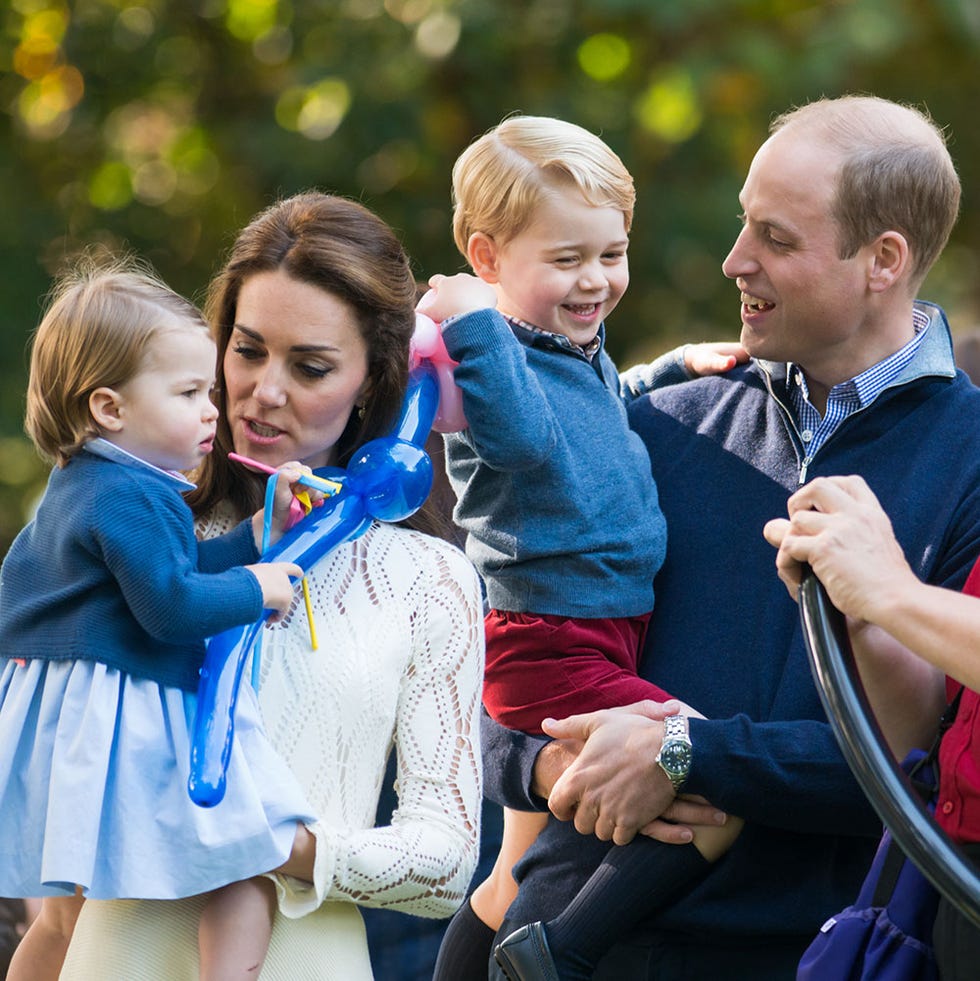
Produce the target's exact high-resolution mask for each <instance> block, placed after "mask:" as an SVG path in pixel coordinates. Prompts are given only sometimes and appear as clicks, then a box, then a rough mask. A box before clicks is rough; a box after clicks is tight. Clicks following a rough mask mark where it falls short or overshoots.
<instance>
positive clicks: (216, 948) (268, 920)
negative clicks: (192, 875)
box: [198, 876, 276, 981]
mask: <svg viewBox="0 0 980 981" xmlns="http://www.w3.org/2000/svg"><path fill="white" fill-rule="evenodd" d="M275 909H276V889H275V886H274V885H273V883H272V881H271V880H270V879H267V878H265V877H263V876H257V877H256V878H254V879H246V880H245V881H243V882H232V883H231V884H230V885H227V886H222V888H220V889H216V890H214V892H212V893H209V894H208V901H207V903H206V904H205V907H204V911H203V912H202V913H201V922H200V925H199V927H198V946H199V948H200V956H201V974H200V977H201V981H241V979H243V978H257V977H258V976H259V971H261V970H262V962H263V961H264V960H265V955H266V953H267V952H268V950H269V938H270V937H271V936H272V918H273V915H274V913H275Z"/></svg>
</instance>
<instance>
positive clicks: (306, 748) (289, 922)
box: [62, 514, 483, 981]
mask: <svg viewBox="0 0 980 981" xmlns="http://www.w3.org/2000/svg"><path fill="white" fill-rule="evenodd" d="M231 523H232V519H231V516H230V515H221V514H216V515H215V516H214V518H213V519H212V521H211V522H209V523H208V524H207V525H206V527H204V528H202V529H200V530H201V531H202V534H204V535H205V536H208V535H214V534H219V533H221V532H222V531H224V530H226V528H227V527H229V526H230V525H231ZM309 585H310V591H311V599H312V604H313V608H314V611H315V618H316V628H317V637H318V641H319V649H318V650H316V651H313V650H311V646H310V640H309V630H308V626H307V622H306V610H305V606H304V604H303V602H302V600H301V599H298V600H297V601H296V602H295V603H294V604H293V608H292V610H291V611H290V613H289V615H288V616H287V617H286V618H285V619H284V620H283V621H282V622H281V623H279V624H275V625H272V626H267V627H266V629H265V630H264V631H263V635H264V636H263V640H262V672H261V683H260V689H259V703H260V706H261V709H262V715H263V720H264V723H265V728H266V731H267V733H268V736H269V739H270V741H271V742H272V745H273V746H274V747H275V748H276V750H277V751H278V752H279V753H280V754H281V756H282V757H283V758H284V759H285V761H286V762H287V763H288V765H289V766H290V768H291V769H292V770H293V772H294V773H295V775H296V776H297V778H298V779H299V782H300V784H301V786H302V787H303V790H304V791H305V793H306V796H307V798H308V800H309V802H310V803H311V804H312V805H313V807H314V809H315V810H316V813H317V814H318V815H319V820H318V821H317V823H316V824H315V825H314V826H313V827H312V828H311V830H312V831H313V833H314V834H315V835H316V839H317V848H316V856H317V857H316V869H315V879H316V881H315V883H314V884H313V886H312V887H305V888H301V887H304V886H306V884H305V883H299V882H298V881H297V880H285V879H284V880H281V881H280V882H279V902H280V912H281V914H283V915H279V916H277V917H276V922H275V927H274V930H273V936H272V942H271V944H270V948H269V956H268V958H267V960H266V962H265V966H264V968H263V970H262V973H261V978H262V981H363V979H370V978H371V976H372V975H371V967H370V962H369V959H368V953H367V944H366V940H365V936H364V928H363V924H362V922H361V917H360V913H359V912H358V911H357V906H358V905H364V906H374V907H387V908H389V909H397V910H403V911H404V912H407V913H414V914H416V915H421V916H432V917H445V916H449V915H451V913H452V912H453V911H454V910H455V909H456V907H457V906H458V905H459V904H460V903H461V901H462V899H463V896H464V894H465V891H466V888H467V886H468V884H469V881H470V878H471V876H472V874H473V870H474V867H475V864H476V860H477V852H478V846H479V814H480V798H481V761H480V747H479V710H480V689H481V684H482V678H483V617H482V604H481V599H480V592H479V586H478V582H477V577H476V573H475V572H474V570H473V568H472V566H471V565H470V564H469V562H468V561H467V560H466V558H465V557H464V556H463V554H462V553H461V552H460V551H458V550H457V549H455V548H453V547H452V546H450V545H447V544H446V543H444V542H442V541H439V540H437V539H433V538H430V537H427V536H425V535H422V534H419V533H417V532H414V531H409V530H407V529H404V528H395V527H392V526H390V525H382V524H375V525H374V526H373V527H372V528H371V529H370V530H369V531H368V532H367V533H366V534H365V535H364V536H363V537H361V538H360V539H358V540H357V541H355V542H352V543H349V544H347V545H342V546H340V547H339V548H338V549H336V550H335V551H334V552H333V553H331V554H330V555H329V556H327V557H326V558H325V559H323V560H321V561H320V562H319V563H318V565H317V566H316V567H315V568H314V570H313V571H312V573H311V574H310V576H309ZM392 746H394V748H395V751H396V752H397V754H398V755H397V760H398V783H397V790H398V801H399V803H398V809H397V811H396V813H395V815H394V816H393V818H392V823H391V825H390V826H388V827H379V828H376V827H374V826H373V823H374V815H375V808H376V806H377V801H378V795H379V791H380V787H381V781H382V777H383V775H384V770H385V762H386V759H387V756H388V754H389V751H390V750H391V749H392ZM201 904H202V901H201V900H200V898H198V897H195V898H192V899H188V900H173V901H166V902H162V901H146V900H114V901H99V902H89V903H86V904H85V907H84V909H83V912H82V915H81V917H80V918H79V922H78V926H77V928H76V931H75V936H74V940H73V942H72V946H71V950H70V952H69V955H68V959H67V961H66V964H65V969H64V971H63V973H62V979H66V981H96V979H98V981H161V979H167V981H197V976H198V963H197V922H198V917H199V914H200V908H201Z"/></svg>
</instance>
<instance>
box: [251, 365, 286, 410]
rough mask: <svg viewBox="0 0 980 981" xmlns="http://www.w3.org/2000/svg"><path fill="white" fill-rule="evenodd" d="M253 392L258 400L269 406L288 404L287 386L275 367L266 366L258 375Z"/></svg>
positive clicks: (275, 406)
mask: <svg viewBox="0 0 980 981" xmlns="http://www.w3.org/2000/svg"><path fill="white" fill-rule="evenodd" d="M252 394H253V395H254V396H255V399H256V401H258V402H260V403H261V404H262V405H265V406H268V407H269V408H277V407H279V406H283V405H285V404H286V387H285V385H284V384H283V382H282V378H281V377H280V375H279V372H278V371H277V370H276V369H275V368H273V367H268V368H266V370H265V371H263V372H262V374H261V375H260V376H259V377H258V379H257V380H256V382H255V389H254V390H253V393H252Z"/></svg>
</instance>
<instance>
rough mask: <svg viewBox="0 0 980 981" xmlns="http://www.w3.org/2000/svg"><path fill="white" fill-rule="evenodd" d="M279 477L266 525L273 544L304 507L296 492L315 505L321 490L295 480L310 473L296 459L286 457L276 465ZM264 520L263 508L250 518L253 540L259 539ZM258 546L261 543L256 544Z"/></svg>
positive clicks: (259, 541) (320, 499)
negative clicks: (285, 461)
mask: <svg viewBox="0 0 980 981" xmlns="http://www.w3.org/2000/svg"><path fill="white" fill-rule="evenodd" d="M277 473H278V474H279V477H278V479H277V481H276V491H275V497H274V499H273V502H272V523H271V525H270V527H269V544H270V545H274V544H275V543H276V542H277V541H279V539H280V538H282V535H283V532H285V531H288V530H289V529H290V528H292V526H293V525H294V524H296V522H297V521H299V519H300V518H302V517H303V516H304V515H305V513H306V509H305V508H304V507H303V505H302V504H301V503H300V502H299V501H298V500H297V499H296V496H297V495H298V494H303V493H305V494H307V495H309V501H310V504H311V505H312V506H313V507H319V505H320V504H322V503H323V497H324V494H323V491H319V490H316V489H315V488H313V487H307V486H306V485H305V484H301V483H299V479H300V478H301V477H303V476H304V475H306V474H309V473H312V471H311V470H310V468H309V467H306V466H304V465H303V464H302V463H299V462H298V461H297V460H290V461H289V462H288V463H284V464H282V466H280V467H278V468H277ZM264 521H265V508H262V509H261V510H260V511H256V513H255V516H254V517H253V518H252V527H253V530H254V532H255V540H256V542H258V543H261V541H262V529H263V525H264ZM260 547H261V546H260Z"/></svg>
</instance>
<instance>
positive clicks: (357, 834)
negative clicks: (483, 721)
mask: <svg viewBox="0 0 980 981" xmlns="http://www.w3.org/2000/svg"><path fill="white" fill-rule="evenodd" d="M353 553H354V554H353V556H352V557H351V558H350V559H348V560H346V562H345V563H344V565H343V567H342V568H341V569H340V570H339V571H337V570H335V572H336V575H334V577H333V578H332V579H329V578H328V581H326V582H321V583H319V584H318V585H319V586H320V587H322V588H324V589H326V591H327V593H328V594H329V600H330V605H332V607H333V609H334V611H335V612H336V613H337V614H338V615H339V617H342V620H341V619H337V620H336V625H335V626H336V628H337V629H340V627H341V624H342V623H343V625H344V626H345V628H347V629H350V628H353V627H354V625H355V624H361V621H360V620H359V619H357V618H360V617H364V618H372V625H373V628H374V629H373V633H372V635H371V639H370V640H366V639H365V638H364V636H363V635H362V633H360V632H358V631H355V634H356V635H357V636H355V637H353V638H352V640H351V643H352V644H353V647H354V648H355V649H357V648H358V647H361V648H362V651H361V660H366V661H367V662H368V663H369V664H371V668H370V670H367V671H366V672H365V673H364V675H363V676H362V677H361V679H360V682H359V683H360V685H361V687H362V688H363V687H364V686H365V685H372V684H375V683H376V684H377V685H378V689H377V692H375V693H374V694H375V702H377V703H383V702H384V699H385V693H386V690H388V689H390V695H391V702H390V717H389V725H390V728H389V729H388V731H387V732H383V733H381V737H382V742H381V744H380V749H379V751H378V752H377V753H375V752H374V750H373V749H372V747H373V745H374V743H375V740H376V737H377V736H378V733H377V731H376V728H374V727H375V726H376V723H377V713H378V705H377V704H375V705H374V706H371V707H370V709H365V708H363V707H360V708H359V707H357V706H356V705H355V704H353V703H355V702H356V701H357V700H358V698H360V697H361V696H363V695H364V692H363V691H358V692H357V694H356V695H352V696H351V697H350V698H345V699H344V704H343V708H342V709H340V708H338V709H334V710H333V711H341V712H342V713H343V714H344V715H345V716H347V717H348V720H349V725H348V726H347V731H346V732H345V733H343V734H341V736H340V737H339V739H340V742H341V746H340V747H339V749H338V755H339V756H340V759H339V761H338V762H339V769H338V771H337V774H336V775H337V778H338V779H340V780H341V781H343V780H345V779H346V780H348V781H350V780H353V779H355V778H356V775H357V774H358V773H359V772H360V771H361V769H362V765H364V764H365V763H366V761H372V760H374V761H376V762H375V763H373V764H370V763H368V764H367V768H368V769H369V770H370V772H365V773H364V774H363V779H365V780H368V781H371V788H370V789H371V793H370V794H369V795H368V798H369V801H370V802H371V807H372V808H373V806H376V803H377V797H378V790H379V788H380V783H381V778H382V774H383V770H384V764H383V759H384V756H385V755H386V753H387V749H388V747H389V746H390V745H391V741H392V740H393V742H394V745H395V750H396V752H397V761H398V779H397V784H396V790H397V792H398V807H397V810H396V811H395V813H394V815H393V817H392V822H391V824H390V825H389V826H386V827H371V826H370V825H371V823H372V821H373V813H370V814H369V815H368V816H367V820H365V821H363V825H364V826H356V825H355V824H354V823H352V820H353V821H357V820H360V819H359V818H355V819H352V816H351V815H350V814H346V815H344V816H342V817H338V816H337V815H336V814H334V815H332V816H322V817H321V819H320V820H319V821H318V822H317V823H316V825H314V826H313V827H312V829H311V830H312V831H313V833H314V834H315V836H316V839H317V845H316V866H315V880H316V881H315V883H314V885H313V887H312V888H311V887H306V884H305V883H300V882H298V881H296V880H292V879H288V878H285V877H280V878H279V880H278V886H279V899H280V909H281V910H282V912H283V913H285V914H286V915H287V916H290V917H296V916H302V915H304V914H306V913H308V912H309V911H310V910H311V909H315V908H316V907H317V906H319V905H320V903H322V902H324V901H325V900H340V901H347V902H353V903H357V904H359V905H363V906H374V907H387V908H392V909H399V910H402V911H405V912H411V913H414V914H416V915H420V916H431V917H443V916H449V915H450V914H451V913H452V912H453V911H454V910H455V909H456V907H457V906H459V904H460V903H461V902H462V899H463V897H464V895H465V893H466V889H467V887H468V885H469V882H470V879H471V877H472V875H473V871H474V868H475V865H476V860H477V853H478V848H479V813H480V800H481V794H482V787H481V779H482V763H481V757H480V746H479V711H480V695H481V687H482V681H483V646H484V641H483V619H482V603H481V597H480V590H479V585H478V581H477V577H476V573H475V572H474V570H473V568H472V566H471V565H470V564H469V562H468V561H467V560H466V558H465V557H464V556H463V555H462V553H461V552H459V551H458V550H457V549H455V548H452V547H451V546H448V545H446V544H445V543H443V542H439V541H436V540H434V539H430V538H426V537H425V536H422V535H419V534H416V533H414V532H408V531H406V530H404V529H390V528H383V527H382V528H377V527H376V528H375V529H372V532H369V533H368V535H367V536H365V539H364V540H361V541H360V542H358V543H354V546H353ZM327 575H328V577H329V575H330V572H329V570H328V573H327ZM359 583H361V584H362V585H363V587H364V588H363V590H362V589H361V588H359ZM314 585H317V584H314ZM362 593H364V594H365V595H362ZM365 600H366V601H367V602H368V604H369V605H370V606H371V607H372V608H371V609H362V607H361V604H362V601H365ZM327 605H328V602H327V597H326V596H324V597H323V598H322V599H321V598H320V596H319V595H318V599H317V606H318V610H319V611H320V612H321V613H322V612H323V610H324V608H325V607H326V606H327ZM327 620H328V623H329V620H330V617H329V616H328V617H327ZM362 625H363V624H362ZM326 630H329V626H328V624H324V623H322V622H320V620H319V616H318V631H319V632H320V633H321V636H329V634H328V633H326ZM359 638H360V642H359ZM389 644H390V645H391V646H392V648H397V649H398V651H399V654H398V656H399V657H400V658H401V660H400V662H398V665H394V662H393V661H392V658H391V657H390V656H389V654H387V653H386V649H387V648H388V646H389ZM339 646H340V645H339V644H338V650H335V651H334V652H333V653H331V654H330V655H329V656H330V657H334V656H335V655H336V656H337V658H338V661H342V659H343V656H342V655H341V654H340V651H339ZM344 651H345V653H347V647H346V646H345V647H344ZM289 656H290V657H292V656H293V655H289ZM341 670H346V669H345V668H338V672H339V671H341ZM351 670H358V671H363V670H364V667H363V665H361V664H358V665H355V666H354V667H353V668H352V669H351ZM396 671H398V672H399V674H398V676H396V677H391V675H392V674H395V673H396ZM340 697H342V696H338V700H339V698H340ZM263 704H264V699H263ZM382 709H383V704H382ZM369 716H370V721H367V719H368V717H369ZM273 735H274V730H273ZM324 751H325V752H326V753H327V754H330V753H332V752H333V748H332V747H330V748H328V747H322V744H321V753H323V752H324ZM345 754H349V756H350V757H352V758H348V759H346V760H345V759H344V758H343V757H344V755H345ZM294 768H295V765H294ZM321 790H322V788H321ZM337 790H338V791H339V793H340V794H341V796H345V795H346V793H347V790H345V789H339V788H337ZM323 793H324V796H329V792H328V791H325V790H323ZM316 796H317V795H316V793H314V794H311V798H310V799H311V801H312V802H313V803H314V806H317V800H316ZM353 796H357V795H356V794H355V795H353ZM348 809H349V808H348ZM334 810H336V809H334ZM318 813H320V814H321V815H323V814H324V811H323V810H321V809H320V808H318ZM304 887H305V888H304Z"/></svg>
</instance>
